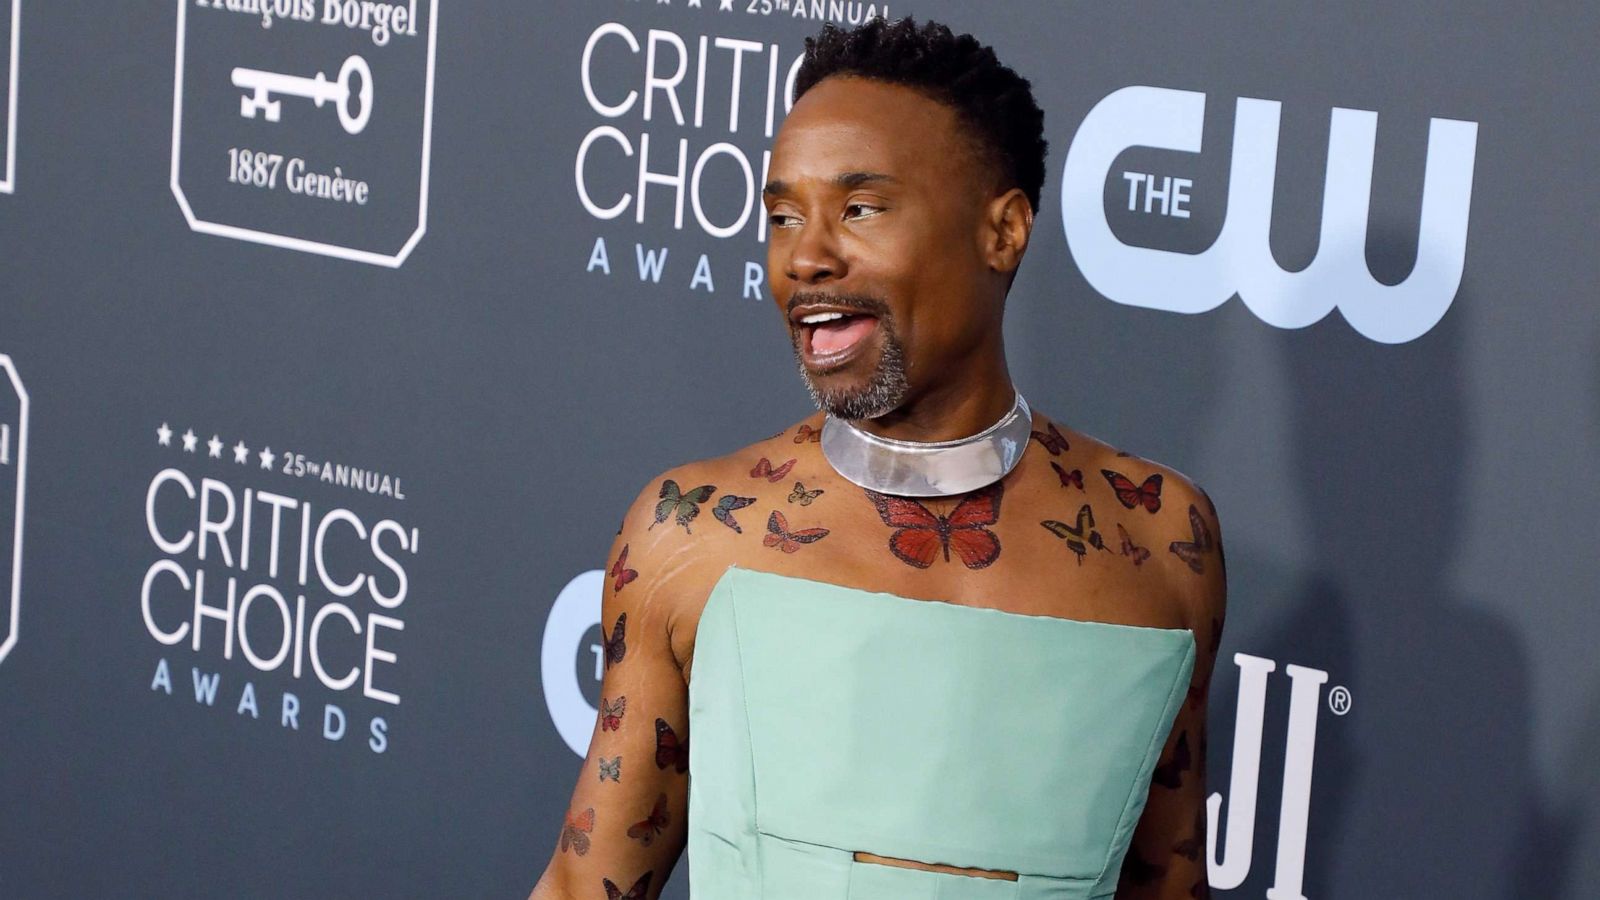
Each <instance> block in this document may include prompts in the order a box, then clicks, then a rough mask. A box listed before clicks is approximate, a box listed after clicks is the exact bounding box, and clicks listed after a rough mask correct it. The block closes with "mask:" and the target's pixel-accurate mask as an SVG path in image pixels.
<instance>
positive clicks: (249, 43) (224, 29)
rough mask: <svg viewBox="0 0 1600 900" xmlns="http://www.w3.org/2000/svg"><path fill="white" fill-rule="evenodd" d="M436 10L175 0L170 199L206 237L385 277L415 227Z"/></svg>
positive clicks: (413, 4) (327, 1)
mask: <svg viewBox="0 0 1600 900" xmlns="http://www.w3.org/2000/svg"><path fill="white" fill-rule="evenodd" d="M437 6H438V0H422V2H420V3H419V0H402V2H394V3H388V2H373V0H178V40H177V46H178V50H177V59H176V64H175V74H174V77H173V94H172V193H173V195H174V196H175V197H177V200H178V206H179V207H180V208H181V209H182V210H183V215H184V218H186V219H187V220H188V222H189V227H190V228H192V229H194V230H195V231H199V232H202V233H205V234H214V235H219V236H221V237H229V238H235V239H237V240H245V241H256V242H259V243H263V244H269V245H271V246H274V247H285V248H288V249H291V250H302V251H305V252H308V253H320V254H324V255H327V256H335V257H338V258H340V259H349V260H355V261H357V262H365V263H372V264H375V265H383V266H390V267H395V266H399V265H400V264H401V263H403V262H405V259H406V257H407V256H409V255H410V253H411V251H412V249H413V248H414V247H416V245H417V242H418V241H419V240H421V239H422V235H423V234H424V233H425V232H426V231H427V221H428V166H429V160H430V148H431V146H432V131H433V71H434V48H435V45H436V25H437V21H436V19H435V13H436V9H437Z"/></svg>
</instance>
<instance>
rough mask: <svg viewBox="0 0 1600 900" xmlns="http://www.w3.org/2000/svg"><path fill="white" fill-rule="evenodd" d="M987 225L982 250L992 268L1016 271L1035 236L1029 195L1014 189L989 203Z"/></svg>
mask: <svg viewBox="0 0 1600 900" xmlns="http://www.w3.org/2000/svg"><path fill="white" fill-rule="evenodd" d="M984 224H985V226H986V227H985V228H984V248H983V251H984V259H985V261H986V262H988V264H989V268H990V269H992V270H994V271H996V272H999V273H1002V274H1007V273H1013V272H1015V271H1016V270H1017V266H1019V265H1021V264H1022V254H1023V253H1025V252H1027V249H1028V238H1029V236H1031V235H1032V234H1033V205H1032V204H1030V203H1029V202H1028V196H1027V195H1026V194H1024V193H1023V192H1022V189H1021V188H1012V189H1011V190H1009V191H1006V192H1005V193H1004V194H1001V195H1000V196H998V197H996V198H994V199H993V200H991V201H989V204H988V207H987V209H986V210H985V216H984Z"/></svg>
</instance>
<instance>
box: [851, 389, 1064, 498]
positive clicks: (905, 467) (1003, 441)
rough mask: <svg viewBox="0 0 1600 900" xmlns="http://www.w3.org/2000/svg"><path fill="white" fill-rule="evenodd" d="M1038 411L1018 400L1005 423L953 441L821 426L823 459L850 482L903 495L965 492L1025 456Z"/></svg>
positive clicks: (994, 478) (993, 479) (995, 478)
mask: <svg viewBox="0 0 1600 900" xmlns="http://www.w3.org/2000/svg"><path fill="white" fill-rule="evenodd" d="M1032 430H1033V413H1032V411H1031V410H1029V409H1028V402H1027V401H1026V400H1023V399H1022V394H1021V393H1020V392H1019V393H1018V394H1017V402H1016V403H1015V404H1014V405H1013V406H1012V407H1011V411H1010V412H1008V413H1006V414H1005V415H1004V416H1001V417H1000V421H998V422H996V423H994V424H993V425H990V426H989V427H988V428H985V429H984V430H982V431H980V432H978V433H977V434H974V435H970V436H968V437H964V438H957V439H955V440H953V441H902V440H896V439H894V438H886V437H880V436H878V435H875V434H869V433H868V432H865V431H862V430H861V429H859V428H857V427H855V426H854V425H851V424H850V423H849V422H847V421H845V420H843V419H836V418H834V417H833V416H828V417H827V418H826V419H825V420H824V421H823V423H822V455H823V456H825V457H827V459H828V463H829V464H830V465H832V466H833V468H834V471H836V472H838V473H839V474H840V475H842V476H844V477H845V479H847V480H849V481H850V482H852V483H854V484H856V485H859V486H861V487H864V488H867V489H868V490H873V491H877V492H878V493H880V494H894V495H897V496H901V497H943V496H948V495H951V494H964V493H967V492H968V491H975V490H977V489H978V488H981V487H985V486H987V485H990V484H993V483H995V482H996V481H999V480H1000V479H1001V478H1004V477H1005V476H1006V473H1007V472H1010V471H1011V470H1012V468H1014V467H1015V466H1016V464H1017V460H1019V459H1021V458H1022V451H1024V450H1026V449H1027V447H1028V436H1029V434H1030V432H1032Z"/></svg>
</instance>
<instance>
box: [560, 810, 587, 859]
mask: <svg viewBox="0 0 1600 900" xmlns="http://www.w3.org/2000/svg"><path fill="white" fill-rule="evenodd" d="M592 831H594V807H592V806H591V807H589V808H588V809H586V810H584V811H583V812H581V813H578V814H577V815H575V816H572V817H571V818H569V819H567V822H566V824H565V825H563V826H561V852H562V853H565V852H567V848H568V847H570V848H572V850H573V851H575V852H576V853H577V854H578V855H579V856H583V855H584V854H585V853H588V852H589V833H590V832H592Z"/></svg>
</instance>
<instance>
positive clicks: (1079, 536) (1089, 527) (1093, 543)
mask: <svg viewBox="0 0 1600 900" xmlns="http://www.w3.org/2000/svg"><path fill="white" fill-rule="evenodd" d="M1039 524H1040V525H1043V526H1044V527H1045V529H1046V530H1048V531H1049V532H1050V533H1051V534H1053V535H1055V536H1056V537H1058V538H1061V539H1062V540H1064V541H1066V542H1067V549H1068V550H1071V551H1072V552H1073V553H1076V554H1077V555H1078V565H1080V566H1081V565H1083V557H1084V556H1085V555H1087V554H1088V552H1089V548H1090V547H1093V548H1095V549H1096V550H1106V541H1105V538H1103V537H1101V536H1100V532H1098V531H1096V530H1095V529H1094V510H1092V509H1090V508H1089V504H1087V503H1085V504H1084V505H1083V507H1082V508H1081V509H1079V510H1078V520H1077V524H1074V525H1068V524H1067V523H1065V522H1057V521H1056V520H1055V519H1046V520H1044V521H1043V522H1040V523H1039ZM1107 552H1109V551H1107Z"/></svg>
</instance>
